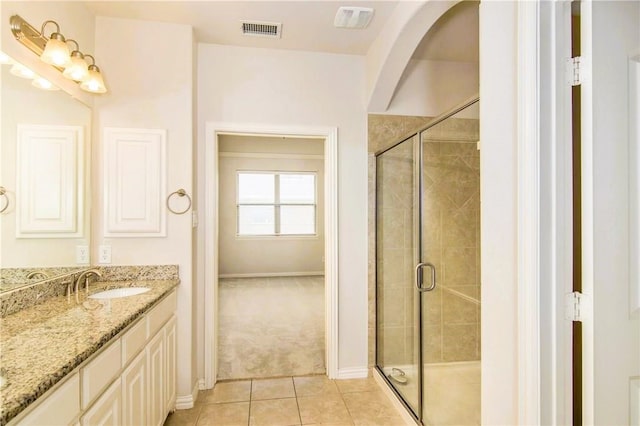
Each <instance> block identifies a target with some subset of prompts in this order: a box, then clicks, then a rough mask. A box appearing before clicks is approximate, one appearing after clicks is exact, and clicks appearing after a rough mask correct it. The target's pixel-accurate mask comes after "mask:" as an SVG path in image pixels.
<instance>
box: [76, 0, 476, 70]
mask: <svg viewBox="0 0 640 426" xmlns="http://www.w3.org/2000/svg"><path fill="white" fill-rule="evenodd" d="M398 3H399V2H398V1H359V0H356V1H324V0H319V1H311V0H305V1H268V0H259V1H126V2H125V1H88V2H86V5H87V7H88V8H89V9H90V10H91V11H92V12H93V13H95V14H96V15H99V16H110V17H119V18H133V19H141V20H149V21H160V22H172V23H178V24H188V25H191V26H193V28H194V31H195V36H196V40H197V41H198V42H201V43H216V44H223V45H233V46H246V47H264V48H273V49H293V50H306V51H318V52H329V53H341V54H354V55H366V53H367V51H368V49H369V46H370V45H371V43H373V41H374V40H375V39H376V37H377V36H378V34H379V33H380V31H381V30H382V28H383V27H384V25H385V23H386V21H387V19H388V17H389V16H390V15H391V14H392V13H393V10H394V9H395V7H396V5H397V4H398ZM465 3H466V2H465ZM471 3H472V5H475V7H469V6H467V5H463V7H461V6H456V8H459V9H460V10H461V16H460V18H457V17H456V16H454V14H452V16H450V17H448V18H447V21H448V24H447V25H440V27H441V28H435V27H434V28H433V29H432V31H431V32H430V34H429V38H431V37H433V38H434V39H435V40H437V42H433V43H430V42H428V41H424V42H423V43H422V44H421V47H420V49H418V50H417V51H416V52H418V54H417V55H416V57H418V58H420V59H439V60H455V61H477V56H478V55H477V35H478V31H477V28H478V25H477V2H471ZM340 6H360V7H372V8H374V9H375V13H374V17H373V20H372V21H371V23H370V24H369V26H368V27H367V28H366V29H364V30H352V29H343V28H335V27H334V26H333V19H334V17H335V14H336V12H337V10H338V8H339V7H340ZM474 9H475V16H473V15H474V14H473V13H472V11H473V10H474ZM445 17H446V15H445ZM445 17H443V19H444V18H445ZM474 18H475V21H476V22H475V24H474V23H472V22H471V21H472V20H473V19H474ZM241 20H256V21H267V22H281V23H282V38H281V39H270V38H262V37H249V36H244V35H242V34H241V31H240V21H241ZM436 26H438V25H436ZM449 27H451V28H449ZM470 33H471V37H472V38H475V48H474V46H472V44H473V43H469V38H470Z"/></svg>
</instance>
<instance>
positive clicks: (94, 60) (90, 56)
mask: <svg viewBox="0 0 640 426" xmlns="http://www.w3.org/2000/svg"><path fill="white" fill-rule="evenodd" d="M84 57H85V58H91V65H93V66H95V65H96V58H94V57H93V56H92V55H87V54H86V53H85V55H84Z"/></svg>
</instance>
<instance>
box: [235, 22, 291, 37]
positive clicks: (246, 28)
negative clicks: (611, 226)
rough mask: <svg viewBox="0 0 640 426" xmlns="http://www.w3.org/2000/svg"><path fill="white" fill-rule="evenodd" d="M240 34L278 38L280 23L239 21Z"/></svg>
mask: <svg viewBox="0 0 640 426" xmlns="http://www.w3.org/2000/svg"><path fill="white" fill-rule="evenodd" d="M240 23H241V24H242V34H244V35H247V36H254V37H269V38H280V36H281V34H282V24H281V23H277V22H259V21H240Z"/></svg>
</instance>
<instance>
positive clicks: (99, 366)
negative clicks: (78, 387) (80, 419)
mask: <svg viewBox="0 0 640 426" xmlns="http://www.w3.org/2000/svg"><path fill="white" fill-rule="evenodd" d="M121 346H122V345H121V344H120V339H117V340H116V341H114V342H113V343H111V344H110V345H109V347H108V348H107V349H105V350H104V351H103V352H102V353H101V354H100V355H98V356H97V357H96V358H95V359H93V360H92V361H91V362H90V363H89V364H87V366H85V367H84V368H83V369H82V370H81V374H82V408H83V409H86V408H87V407H88V406H89V405H90V404H91V402H92V401H93V400H94V399H95V398H96V397H97V396H98V395H100V393H101V392H102V391H103V390H104V389H105V388H106V387H107V386H108V385H109V384H110V383H111V382H112V381H113V380H115V379H116V378H117V377H118V376H119V375H120V369H121V368H122V363H121V355H120V352H121V350H122V348H121Z"/></svg>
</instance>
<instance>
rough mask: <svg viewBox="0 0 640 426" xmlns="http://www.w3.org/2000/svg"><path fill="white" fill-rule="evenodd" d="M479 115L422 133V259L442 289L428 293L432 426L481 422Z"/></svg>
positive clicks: (425, 320) (427, 379)
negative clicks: (428, 265) (432, 266)
mask: <svg viewBox="0 0 640 426" xmlns="http://www.w3.org/2000/svg"><path fill="white" fill-rule="evenodd" d="M476 107H477V106H476ZM467 108H470V107H467ZM474 116H475V114H473V113H470V112H469V111H468V110H462V111H461V112H460V113H458V114H456V115H453V116H451V117H448V118H446V119H443V120H442V121H440V122H439V123H437V124H434V125H433V126H430V127H429V128H428V129H427V130H425V131H423V132H421V135H420V138H421V146H422V152H421V159H422V167H421V172H422V173H421V185H420V186H421V191H422V199H421V219H422V221H421V225H422V230H421V232H422V235H421V242H420V244H421V255H422V261H423V262H431V263H433V264H434V265H435V267H436V270H437V285H436V286H435V288H434V289H433V291H428V292H423V293H422V295H421V297H422V300H421V309H422V336H423V337H422V344H423V354H422V362H423V365H422V367H423V401H422V409H423V413H422V414H423V417H422V421H423V424H425V425H427V424H428V425H454V424H455V425H477V424H480V361H479V360H480V154H479V151H478V149H477V141H478V138H479V120H478V119H477V118H469V117H474ZM425 273H426V270H425ZM425 280H426V278H425ZM426 284H428V283H427V282H425V285H426Z"/></svg>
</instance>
